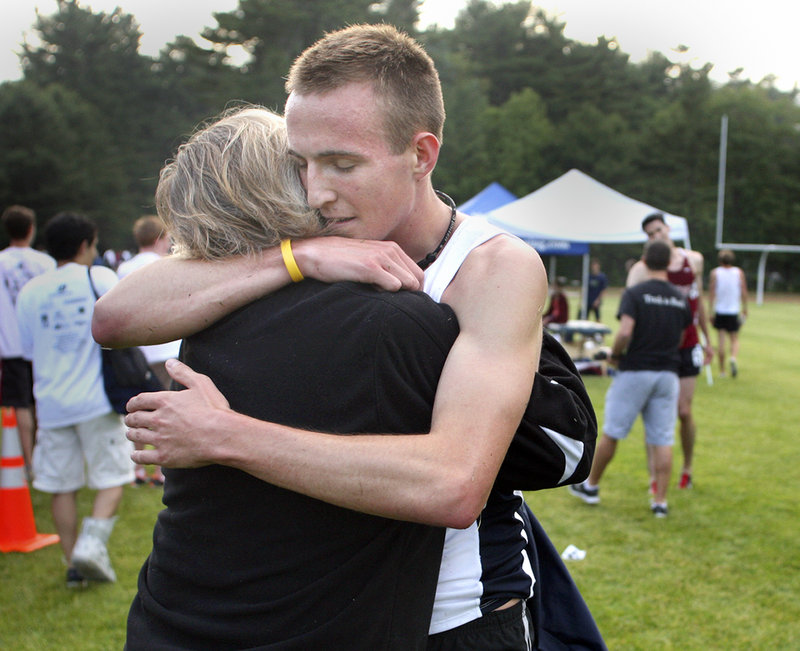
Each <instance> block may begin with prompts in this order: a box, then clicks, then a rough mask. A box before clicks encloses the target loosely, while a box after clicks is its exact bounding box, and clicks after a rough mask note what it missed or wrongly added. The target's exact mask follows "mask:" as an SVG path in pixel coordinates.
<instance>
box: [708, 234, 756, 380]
mask: <svg viewBox="0 0 800 651" xmlns="http://www.w3.org/2000/svg"><path fill="white" fill-rule="evenodd" d="M735 261H736V256H735V255H734V253H733V251H731V250H729V249H722V250H721V251H720V252H719V266H718V267H715V268H714V269H712V270H711V277H710V279H709V287H708V307H709V311H710V312H711V313H712V314H713V315H714V322H713V326H714V329H715V330H716V331H717V341H718V345H717V356H718V357H719V374H720V376H721V377H724V376H725V354H726V348H728V342H730V348H729V350H730V364H731V375H732V376H733V377H736V375H737V374H738V372H739V367H738V364H737V361H736V358H737V357H738V355H739V328H740V327H741V325H742V323H744V320H745V318H746V317H747V281H746V279H745V276H744V271H742V270H741V269H740V268H739V267H735V266H734V264H733V263H734V262H735Z"/></svg>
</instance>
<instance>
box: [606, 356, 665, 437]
mask: <svg viewBox="0 0 800 651" xmlns="http://www.w3.org/2000/svg"><path fill="white" fill-rule="evenodd" d="M678 387H679V382H678V376H677V374H675V373H673V372H672V371H620V372H619V373H617V375H616V376H614V380H613V382H612V383H611V386H610V387H609V388H608V392H607V393H606V406H605V422H604V424H603V433H604V434H607V435H608V436H610V437H611V438H612V439H618V440H621V439H624V438H625V437H627V436H628V433H629V432H630V431H631V427H633V423H634V422H635V421H636V417H637V416H638V415H639V414H640V413H641V414H642V420H643V421H644V431H645V440H646V441H647V442H648V443H650V444H651V445H672V443H673V441H674V439H675V421H676V420H677V417H678Z"/></svg>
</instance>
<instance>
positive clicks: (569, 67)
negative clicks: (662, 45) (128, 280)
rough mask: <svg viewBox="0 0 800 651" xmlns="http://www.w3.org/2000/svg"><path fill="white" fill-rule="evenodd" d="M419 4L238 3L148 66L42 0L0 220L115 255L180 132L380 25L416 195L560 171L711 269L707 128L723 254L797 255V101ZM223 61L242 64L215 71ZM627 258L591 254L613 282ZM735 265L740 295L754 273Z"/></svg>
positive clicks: (21, 85) (82, 13) (15, 89)
mask: <svg viewBox="0 0 800 651" xmlns="http://www.w3.org/2000/svg"><path fill="white" fill-rule="evenodd" d="M420 4H421V2H420V1H419V0H383V1H382V2H375V1H370V0H317V2H314V3H309V2H304V1H303V0H239V4H238V6H237V8H236V9H235V10H233V11H230V12H216V13H213V14H212V15H211V16H210V17H209V26H208V27H207V28H206V29H205V30H204V32H203V34H202V36H203V40H202V41H201V43H198V42H195V41H194V40H193V39H191V38H188V37H186V36H182V35H178V36H176V37H175V39H174V40H173V41H172V42H170V43H168V44H167V45H166V46H165V47H164V48H163V49H162V50H161V52H160V53H159V55H158V56H156V57H149V56H146V55H143V54H141V53H140V52H139V40H140V37H141V31H140V28H139V25H138V24H137V23H136V20H135V18H134V17H133V16H131V15H128V14H125V13H124V12H122V11H121V10H120V9H117V10H115V11H114V12H111V13H103V12H93V11H92V10H91V9H90V8H84V7H83V6H82V5H81V4H80V3H79V1H78V0H58V8H57V11H56V12H55V13H54V14H53V15H49V16H45V15H37V20H36V23H35V24H34V26H33V27H34V30H35V31H36V33H37V36H38V39H37V43H36V44H35V45H31V44H28V43H25V44H22V46H21V47H22V51H21V53H20V56H21V62H22V68H23V78H22V80H20V81H14V82H6V83H4V84H2V85H0V204H2V205H9V204H11V203H21V204H24V205H28V206H31V207H32V208H34V209H35V210H36V211H37V214H38V215H39V217H40V219H41V220H42V221H44V220H46V219H47V218H49V217H50V216H51V215H53V214H54V213H56V212H58V211H59V210H65V209H74V210H80V211H82V212H85V213H87V214H89V215H91V216H92V217H94V218H95V219H96V220H97V221H98V223H99V225H100V231H101V232H100V235H101V247H102V248H108V247H111V248H116V249H120V248H131V247H132V246H133V243H132V241H131V236H130V227H131V224H132V222H133V221H134V220H135V219H136V218H137V217H139V216H140V215H142V214H145V213H150V212H152V211H153V194H154V190H155V186H156V183H157V180H158V173H159V170H160V168H161V166H162V165H163V163H164V161H165V160H167V159H169V157H170V156H171V155H172V154H173V153H174V151H175V148H176V147H177V146H178V145H179V144H180V143H181V142H182V141H183V140H184V139H185V138H186V136H187V135H188V134H189V133H191V132H192V130H193V129H194V128H195V127H196V126H197V124H199V123H200V122H202V121H203V120H206V119H208V118H211V117H213V116H214V115H215V114H217V113H219V112H220V111H221V110H223V109H224V108H226V107H228V106H230V105H232V104H235V103H237V102H252V103H258V104H263V105H265V106H268V107H270V108H273V109H276V110H281V109H282V107H283V103H284V99H285V94H284V89H283V83H284V77H285V75H286V72H287V71H288V68H289V66H290V64H291V62H292V60H293V59H294V58H295V57H296V56H297V55H298V54H299V53H300V52H301V51H302V50H303V49H304V48H305V47H306V46H307V45H309V44H310V43H312V42H313V41H314V40H316V39H317V38H319V37H320V36H321V35H322V34H323V33H324V32H325V31H328V30H332V29H337V28H339V27H342V26H344V25H347V24H353V23H357V22H389V23H393V24H395V25H397V26H398V27H400V28H402V29H404V30H406V31H407V32H409V33H411V34H412V35H414V36H415V37H417V38H418V39H419V40H420V41H421V42H422V43H423V44H424V45H425V47H426V48H427V49H428V51H429V52H430V54H431V56H432V57H433V58H434V60H435V61H436V64H437V67H438V68H439V72H440V75H441V79H442V85H443V88H444V93H445V103H446V107H447V116H448V117H447V123H446V125H445V133H444V147H443V149H442V153H441V157H440V162H439V165H438V166H437V169H436V172H435V177H434V181H435V185H436V186H437V187H439V188H441V189H443V190H445V191H446V192H448V193H449V194H450V195H451V196H453V198H454V199H455V200H456V201H457V202H458V203H460V202H463V201H465V200H466V199H468V198H470V197H471V196H473V195H474V194H476V193H477V192H479V191H480V190H481V189H483V188H484V187H485V186H486V185H488V184H489V183H491V182H492V181H498V182H500V183H502V184H503V185H504V186H505V187H507V188H508V189H509V190H511V191H512V192H514V193H515V194H516V195H517V196H523V195H525V194H528V193H529V192H532V191H534V190H536V189H537V188H539V187H541V186H542V185H544V184H545V183H547V182H549V181H551V180H553V179H554V178H556V177H558V176H560V175H561V174H563V173H564V172H566V171H568V170H569V169H571V168H573V167H575V168H578V169H580V170H582V171H584V172H586V173H587V174H589V175H591V176H593V177H594V178H596V179H598V180H599V181H601V182H603V183H605V184H607V185H609V186H611V187H614V188H615V189H618V190H619V191H621V192H624V193H626V194H628V195H630V196H633V197H634V198H637V199H639V200H642V201H645V202H647V203H650V204H653V205H657V206H659V207H661V208H662V209H664V210H667V211H669V212H671V213H674V214H679V215H683V216H685V217H686V218H687V219H688V220H689V225H690V231H691V237H692V245H693V247H694V248H696V249H698V250H700V251H701V252H703V253H704V255H705V256H706V259H707V266H708V267H711V266H713V263H714V261H715V260H716V251H715V249H714V238H715V217H716V201H717V172H718V164H719V155H718V152H719V138H720V136H719V132H720V118H721V116H722V115H723V114H725V115H727V116H728V118H729V138H728V161H727V171H726V173H727V184H726V195H725V232H724V236H723V239H724V240H725V241H730V242H747V243H772V244H796V243H800V106H798V102H797V99H798V98H797V90H796V89H795V90H794V91H791V92H782V91H780V90H778V89H777V88H775V86H774V84H773V83H772V80H771V79H770V78H767V79H763V80H760V81H758V82H753V81H750V80H746V79H741V78H739V75H737V74H736V73H731V75H730V76H729V80H728V82H727V83H725V84H718V83H713V82H712V81H711V80H710V79H709V72H710V70H711V65H710V64H707V65H705V66H703V67H700V68H699V69H698V68H694V67H691V66H689V65H686V64H679V63H676V62H673V61H671V60H670V59H669V58H668V57H667V56H665V55H663V54H661V53H654V54H652V55H651V56H650V57H649V58H648V59H647V60H646V61H644V62H640V63H633V62H631V61H630V60H629V56H628V55H627V54H626V53H624V52H623V51H622V50H621V49H620V48H619V46H618V43H617V42H616V41H615V40H613V39H611V40H609V39H606V38H604V37H599V38H598V39H597V42H596V43H594V44H585V43H579V42H576V41H572V40H571V39H569V38H567V37H566V36H565V35H564V27H565V24H564V23H561V22H559V21H558V20H557V19H556V18H553V17H551V16H548V15H547V14H546V13H545V12H543V11H542V10H539V9H537V8H535V6H534V5H533V3H532V2H530V1H528V0H523V1H517V2H506V3H503V4H499V3H493V2H488V1H486V0H470V1H469V2H468V3H467V5H466V6H465V7H464V8H463V10H462V11H461V12H460V13H459V14H458V16H457V18H456V21H455V25H454V27H453V28H452V29H443V28H440V27H432V28H429V29H426V30H423V31H420V30H419V29H418V22H419V21H418V19H419V6H420ZM234 49H236V50H238V51H244V52H245V53H246V54H247V57H246V62H245V63H243V64H238V65H236V64H234V63H233V60H232V57H231V56H230V55H231V53H232V52H234ZM0 243H2V244H4V243H3V242H0ZM639 252H640V251H639V249H638V247H630V246H629V247H625V246H613V247H612V246H605V247H593V253H596V254H597V255H599V256H600V257H601V259H602V260H603V262H604V266H605V267H606V271H607V273H609V275H610V276H611V280H612V282H615V283H620V282H622V277H623V261H624V260H625V259H626V258H629V257H632V256H638V254H639ZM738 256H739V259H740V262H741V264H742V266H743V267H744V268H745V270H746V271H749V272H752V273H751V274H750V275H751V276H752V277H754V276H755V268H756V264H757V259H758V258H757V254H755V253H752V254H750V253H745V252H741V253H739V254H738ZM559 264H560V265H561V263H559ZM568 268H569V264H568ZM769 270H770V271H771V272H774V273H776V274H779V275H780V276H781V278H782V279H783V284H782V285H780V286H779V287H778V288H780V289H783V288H786V289H793V288H796V287H797V285H798V280H799V279H800V276H798V271H799V270H800V258H798V257H797V256H792V255H789V254H778V253H774V254H771V255H770V258H769Z"/></svg>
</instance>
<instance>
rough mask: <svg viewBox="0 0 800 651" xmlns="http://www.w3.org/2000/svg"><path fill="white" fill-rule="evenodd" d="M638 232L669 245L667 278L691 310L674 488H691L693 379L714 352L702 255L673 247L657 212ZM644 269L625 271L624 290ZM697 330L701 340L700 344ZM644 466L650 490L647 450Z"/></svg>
mask: <svg viewBox="0 0 800 651" xmlns="http://www.w3.org/2000/svg"><path fill="white" fill-rule="evenodd" d="M642 230H643V231H644V232H645V234H646V235H647V239H648V241H653V240H664V241H665V242H667V243H668V244H669V245H670V248H671V250H672V255H671V257H670V262H669V266H668V267H667V279H668V280H669V282H671V283H672V284H673V285H675V287H677V288H678V289H679V290H680V291H681V292H683V295H684V296H685V297H686V300H687V301H688V302H689V309H691V310H692V322H691V323H690V324H689V327H688V328H687V332H686V334H685V336H684V337H683V342H682V343H681V349H680V354H681V366H680V369H679V370H678V377H679V378H680V385H681V389H680V395H679V396H678V418H679V419H680V430H681V450H682V451H683V469H682V470H681V478H680V481H679V483H678V488H681V489H686V488H691V487H692V463H693V461H694V443H695V439H696V438H697V425H696V424H695V422H694V414H693V412H692V402H693V400H694V390H695V388H696V386H697V376H698V375H699V374H700V370H701V369H702V368H703V365H704V364H708V363H710V362H711V360H712V358H713V356H714V351H713V350H712V348H711V337H710V336H709V332H708V319H707V318H706V309H705V305H704V303H703V255H702V254H701V253H699V252H698V251H692V250H691V249H683V248H680V247H677V246H675V244H674V243H673V241H672V239H671V238H670V230H669V225H668V224H667V222H666V220H665V219H664V214H663V213H660V212H656V213H652V214H650V215H648V216H647V217H645V218H644V219H643V220H642ZM646 275H647V270H646V267H645V264H644V261H642V260H639V261H638V262H637V263H635V264H634V265H633V266H632V267H631V268H630V271H629V272H628V279H627V281H626V283H625V286H626V287H631V286H632V285H635V284H636V283H639V282H641V281H642V280H644V279H645V278H646ZM698 328H699V329H700V331H702V333H703V336H704V337H705V342H704V343H701V342H700V336H699V333H698ZM647 458H648V464H649V465H651V473H650V485H651V491H652V489H653V482H654V481H655V476H654V473H653V470H652V464H650V461H651V449H650V448H649V447H648V448H647Z"/></svg>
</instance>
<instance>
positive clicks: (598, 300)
mask: <svg viewBox="0 0 800 651" xmlns="http://www.w3.org/2000/svg"><path fill="white" fill-rule="evenodd" d="M606 287H608V278H607V277H606V275H605V274H604V273H603V271H602V269H601V268H600V261H599V260H598V259H597V258H593V259H592V264H591V270H590V273H589V286H588V288H587V289H586V305H585V310H586V311H585V313H584V314H583V315H581V316H580V317H579V318H584V319H588V318H589V317H590V316H591V314H592V313H594V320H595V321H600V305H602V303H603V293H604V292H605V291H606Z"/></svg>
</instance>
